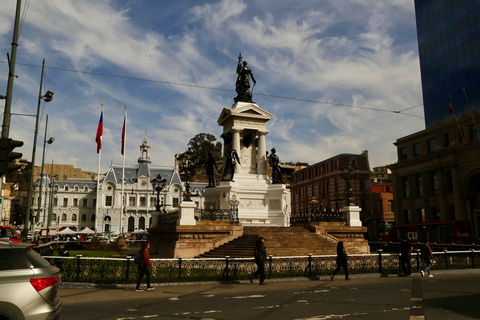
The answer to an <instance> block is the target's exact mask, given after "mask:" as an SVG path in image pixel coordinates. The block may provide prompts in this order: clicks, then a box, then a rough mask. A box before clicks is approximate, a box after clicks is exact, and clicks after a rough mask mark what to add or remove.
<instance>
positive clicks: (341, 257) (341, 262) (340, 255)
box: [330, 241, 350, 280]
mask: <svg viewBox="0 0 480 320" xmlns="http://www.w3.org/2000/svg"><path fill="white" fill-rule="evenodd" d="M340 268H343V270H344V271H345V280H350V279H349V278H348V268H347V252H345V248H344V247H343V241H339V242H338V243H337V269H335V271H333V274H332V275H331V276H330V279H331V280H333V278H334V277H335V275H336V274H337V272H338V271H340Z"/></svg>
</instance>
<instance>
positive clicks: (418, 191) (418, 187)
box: [417, 174, 423, 196]
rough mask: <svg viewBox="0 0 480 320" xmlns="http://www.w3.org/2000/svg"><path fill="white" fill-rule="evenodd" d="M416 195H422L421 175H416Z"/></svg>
mask: <svg viewBox="0 0 480 320" xmlns="http://www.w3.org/2000/svg"><path fill="white" fill-rule="evenodd" d="M417 195H418V196H423V178H422V175H420V174H418V175H417Z"/></svg>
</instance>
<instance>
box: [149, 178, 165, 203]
mask: <svg viewBox="0 0 480 320" xmlns="http://www.w3.org/2000/svg"><path fill="white" fill-rule="evenodd" d="M150 182H151V183H152V187H153V194H154V195H155V192H157V205H156V206H155V208H156V209H155V211H156V212H160V192H161V191H162V190H163V189H165V186H166V185H167V179H164V178H162V175H161V174H160V173H159V174H157V176H156V177H155V178H153V179H152V180H150Z"/></svg>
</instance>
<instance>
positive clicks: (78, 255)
mask: <svg viewBox="0 0 480 320" xmlns="http://www.w3.org/2000/svg"><path fill="white" fill-rule="evenodd" d="M81 257H82V255H81V254H77V274H76V275H75V281H78V279H79V278H80V258H81Z"/></svg>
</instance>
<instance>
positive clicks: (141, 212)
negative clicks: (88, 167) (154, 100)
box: [32, 138, 205, 233]
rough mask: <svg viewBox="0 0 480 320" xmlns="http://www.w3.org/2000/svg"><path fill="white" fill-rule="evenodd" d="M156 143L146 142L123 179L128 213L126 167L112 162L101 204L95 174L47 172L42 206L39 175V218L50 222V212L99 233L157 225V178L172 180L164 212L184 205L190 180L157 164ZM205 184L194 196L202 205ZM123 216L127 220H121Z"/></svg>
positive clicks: (163, 196)
mask: <svg viewBox="0 0 480 320" xmlns="http://www.w3.org/2000/svg"><path fill="white" fill-rule="evenodd" d="M149 152H150V146H149V145H148V141H147V138H145V139H144V140H143V142H142V144H141V145H140V157H139V158H138V164H137V165H129V166H125V175H124V182H123V215H122V214H121V212H122V176H123V166H122V165H115V164H111V165H110V167H109V169H108V171H107V172H106V174H105V175H104V178H103V179H102V180H101V181H100V189H99V192H98V195H99V203H98V215H97V214H96V207H97V203H96V202H97V190H96V188H97V181H96V180H92V179H63V180H55V178H54V179H52V180H50V176H48V175H45V177H44V183H43V186H44V187H42V189H43V193H42V199H41V202H42V203H41V205H40V206H39V205H38V204H39V185H40V183H39V180H37V183H36V184H35V185H36V188H35V196H34V201H33V204H32V214H33V216H34V219H35V221H34V222H40V223H43V224H44V225H46V222H47V221H48V215H49V214H50V219H51V226H52V227H57V226H58V227H64V226H69V227H75V228H77V230H81V229H83V228H85V227H89V228H91V229H94V228H95V227H96V228H97V231H98V232H113V233H117V232H120V228H122V230H123V233H128V232H132V231H136V230H140V229H142V230H146V229H148V228H150V227H151V224H152V214H154V213H155V211H156V205H157V192H156V191H154V189H153V187H154V186H153V184H152V182H151V180H152V179H153V178H155V177H157V175H158V174H160V176H161V177H162V178H163V179H166V181H167V182H166V185H165V188H164V189H163V190H161V191H160V193H159V196H160V198H159V204H160V209H161V211H162V212H163V211H164V210H165V211H167V212H168V211H171V210H175V209H177V208H178V206H179V204H180V202H181V200H182V197H183V196H182V195H183V191H184V183H183V182H182V181H181V179H180V176H179V174H178V172H177V170H176V169H175V167H158V166H157V167H155V166H152V165H151V160H150V155H149ZM204 188H205V183H195V184H193V186H192V188H191V191H192V193H193V196H192V200H193V201H195V203H196V204H197V207H200V206H203V197H202V192H203V191H204ZM121 217H123V218H122V221H121V220H120V219H121Z"/></svg>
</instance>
